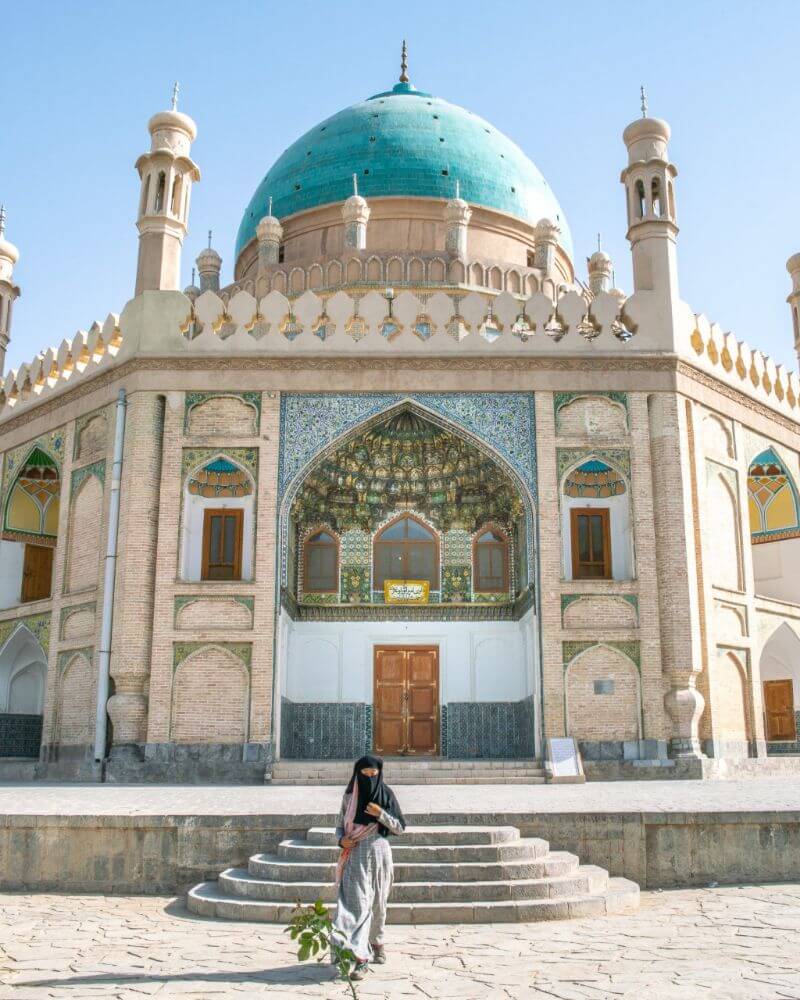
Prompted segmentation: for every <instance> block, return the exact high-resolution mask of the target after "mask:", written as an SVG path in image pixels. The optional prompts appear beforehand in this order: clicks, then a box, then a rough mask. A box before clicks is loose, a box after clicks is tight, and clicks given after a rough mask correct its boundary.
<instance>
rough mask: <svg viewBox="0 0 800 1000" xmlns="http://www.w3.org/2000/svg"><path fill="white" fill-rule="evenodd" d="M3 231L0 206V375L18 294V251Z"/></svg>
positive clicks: (0, 206)
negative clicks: (14, 279) (16, 269)
mask: <svg viewBox="0 0 800 1000" xmlns="http://www.w3.org/2000/svg"><path fill="white" fill-rule="evenodd" d="M5 231H6V210H5V207H4V206H3V205H0V375H2V374H3V371H4V370H5V362H6V351H7V350H8V344H9V341H10V340H11V313H12V311H13V307H14V302H15V301H16V300H17V299H18V298H19V294H20V291H19V287H18V286H17V285H15V284H14V281H13V277H14V265H15V264H16V263H17V261H18V260H19V250H17V248H16V247H15V246H14V244H13V243H9V241H8V240H7V239H6V238H5Z"/></svg>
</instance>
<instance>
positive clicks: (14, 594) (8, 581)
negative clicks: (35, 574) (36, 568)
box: [0, 541, 25, 608]
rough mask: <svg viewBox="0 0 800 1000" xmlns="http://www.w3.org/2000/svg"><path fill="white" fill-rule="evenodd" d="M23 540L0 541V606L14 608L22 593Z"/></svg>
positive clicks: (18, 602)
mask: <svg viewBox="0 0 800 1000" xmlns="http://www.w3.org/2000/svg"><path fill="white" fill-rule="evenodd" d="M24 560H25V545H24V543H23V542H7V541H0V608H15V607H16V606H17V605H18V604H20V603H21V602H20V595H21V593H22V568H23V563H24Z"/></svg>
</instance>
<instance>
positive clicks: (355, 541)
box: [341, 528, 372, 566]
mask: <svg viewBox="0 0 800 1000" xmlns="http://www.w3.org/2000/svg"><path fill="white" fill-rule="evenodd" d="M341 553H342V565H343V566H369V565H370V563H371V562H372V539H371V538H370V536H369V534H368V532H366V531H362V530H361V529H360V528H351V529H350V530H349V531H345V532H344V533H343V534H342V538H341Z"/></svg>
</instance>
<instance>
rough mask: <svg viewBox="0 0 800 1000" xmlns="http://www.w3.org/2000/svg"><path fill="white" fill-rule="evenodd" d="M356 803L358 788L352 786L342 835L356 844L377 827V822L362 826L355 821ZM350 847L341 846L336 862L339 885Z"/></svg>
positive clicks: (350, 850) (337, 882)
mask: <svg viewBox="0 0 800 1000" xmlns="http://www.w3.org/2000/svg"><path fill="white" fill-rule="evenodd" d="M357 805H358V789H357V788H354V789H353V791H352V792H351V793H350V795H349V797H348V801H347V807H346V809H345V811H344V835H345V837H347V838H348V839H349V840H352V841H353V842H354V844H357V843H358V842H359V841H361V840H365V839H366V838H367V837H368V836H369V835H370V834H371V833H373V832H374V831H375V830H377V828H378V824H377V823H368V824H367V825H366V826H364V825H363V824H362V823H355V822H354V821H353V817H354V816H355V814H356V806H357ZM352 850H353V848H352V847H343V848H342V853H341V854H340V855H339V860H338V861H337V862H336V884H337V885H340V884H341V881H342V874H343V872H344V868H345V865H346V864H347V859H348V858H349V857H350V854H351V852H352Z"/></svg>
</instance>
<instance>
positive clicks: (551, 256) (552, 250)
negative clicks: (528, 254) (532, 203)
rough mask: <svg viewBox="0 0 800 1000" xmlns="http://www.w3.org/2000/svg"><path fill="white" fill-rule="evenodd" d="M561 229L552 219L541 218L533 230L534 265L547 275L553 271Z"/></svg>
mask: <svg viewBox="0 0 800 1000" xmlns="http://www.w3.org/2000/svg"><path fill="white" fill-rule="evenodd" d="M560 235H561V230H560V229H559V227H558V226H557V225H556V223H555V222H553V220H552V219H539V221H538V222H537V223H536V228H535V229H534V231H533V266H534V267H537V268H539V270H540V271H542V272H543V273H544V274H545V275H548V274H550V273H551V272H552V271H553V268H554V266H555V260H556V247H557V246H558V237H559V236H560Z"/></svg>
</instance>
